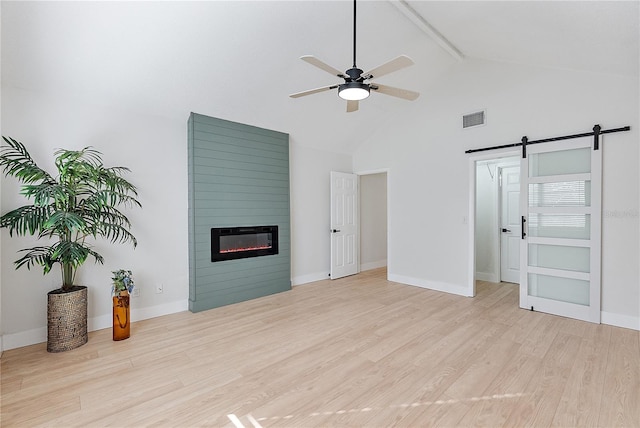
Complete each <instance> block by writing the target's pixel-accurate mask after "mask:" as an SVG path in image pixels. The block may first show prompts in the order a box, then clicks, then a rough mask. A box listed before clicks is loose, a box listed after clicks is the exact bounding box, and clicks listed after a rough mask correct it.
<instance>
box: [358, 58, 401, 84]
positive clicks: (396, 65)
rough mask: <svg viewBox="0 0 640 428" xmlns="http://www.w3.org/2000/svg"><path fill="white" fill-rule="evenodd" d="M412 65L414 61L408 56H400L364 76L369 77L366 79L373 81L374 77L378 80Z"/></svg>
mask: <svg viewBox="0 0 640 428" xmlns="http://www.w3.org/2000/svg"><path fill="white" fill-rule="evenodd" d="M410 65H413V60H412V59H411V58H409V57H408V56H406V55H400V56H399V57H397V58H395V59H392V60H391V61H389V62H386V63H384V64H382V65H380V66H378V67H376V68H374V69H373V70H370V71H367V72H366V73H363V74H362V75H363V76H367V77H365V79H371V78H374V77H376V78H377V77H380V76H384V75H385V74H389V73H392V72H394V71H398V70H401V69H403V68H405V67H409V66H410Z"/></svg>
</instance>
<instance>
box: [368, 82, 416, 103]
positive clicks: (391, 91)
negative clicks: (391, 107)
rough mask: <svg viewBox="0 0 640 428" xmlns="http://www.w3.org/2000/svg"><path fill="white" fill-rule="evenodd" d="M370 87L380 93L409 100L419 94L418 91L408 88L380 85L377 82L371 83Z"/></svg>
mask: <svg viewBox="0 0 640 428" xmlns="http://www.w3.org/2000/svg"><path fill="white" fill-rule="evenodd" d="M370 88H371V89H372V90H374V91H376V92H380V93H381V94H385V95H391V96H392V97H398V98H403V99H405V100H410V101H413V100H415V99H416V98H418V97H419V96H420V94H419V93H417V92H414V91H410V90H408V89H400V88H394V87H393V86H387V85H381V84H379V83H375V84H374V83H372V84H371V86H370Z"/></svg>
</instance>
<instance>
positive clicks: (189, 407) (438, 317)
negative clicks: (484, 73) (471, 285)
mask: <svg viewBox="0 0 640 428" xmlns="http://www.w3.org/2000/svg"><path fill="white" fill-rule="evenodd" d="M518 293H519V288H518V286H517V285H513V284H495V283H489V282H484V281H478V283H477V296H476V297H475V298H468V297H461V296H455V295H451V294H445V293H439V292H436V291H432V290H426V289H423V288H420V287H412V286H407V285H402V284H398V283H394V282H390V281H387V280H386V271H385V269H376V270H373V271H367V272H364V273H362V274H360V275H355V276H352V277H348V278H343V279H339V280H333V281H329V280H326V281H319V282H317V283H313V284H306V285H303V286H299V287H294V289H293V290H292V291H290V292H286V293H280V294H275V295H272V296H266V297H263V298H260V299H255V300H251V301H248V302H241V303H237V304H234V305H229V306H225V307H221V308H217V309H213V310H210V311H204V312H199V313H196V314H192V313H189V312H182V313H177V314H171V315H168V316H164V317H159V318H154V319H149V320H144V321H140V322H135V323H133V324H132V336H131V338H129V339H127V340H125V341H121V342H114V341H113V340H112V339H111V330H110V329H106V330H101V331H96V332H91V333H90V335H89V343H88V344H86V345H84V346H82V347H80V348H78V349H76V350H73V351H69V352H65V353H60V354H49V353H47V352H46V347H45V345H44V344H38V345H34V346H29V347H25V348H21V349H14V350H9V351H5V352H4V353H3V354H2V358H1V359H0V369H1V373H2V376H1V378H0V388H1V396H0V398H1V403H0V407H1V413H0V417H1V418H2V419H1V422H2V426H3V427H4V426H7V427H23V426H24V427H34V426H46V427H94V426H114V427H151V426H153V427H187V426H188V427H192V426H216V427H225V426H228V427H232V428H238V427H239V426H243V427H258V426H261V427H264V428H267V427H276V426H282V427H331V426H341V427H382V426H399V427H418V426H420V427H422V426H434V427H435V426H446V427H452V426H455V427H466V426H481V427H498V426H504V427H514V426H518V427H520V426H522V427H524V426H536V427H545V426H581V427H582V426H584V427H591V426H593V427H608V426H623V427H640V414H639V412H640V410H639V409H640V406H638V402H639V401H640V396H639V388H638V385H640V343H639V336H640V334H639V333H638V332H637V331H632V330H625V329H620V328H615V327H610V326H602V325H594V324H589V323H583V322H580V321H575V320H567V319H564V318H561V317H556V316H552V315H547V314H543V313H538V312H531V311H526V310H522V309H519V308H518Z"/></svg>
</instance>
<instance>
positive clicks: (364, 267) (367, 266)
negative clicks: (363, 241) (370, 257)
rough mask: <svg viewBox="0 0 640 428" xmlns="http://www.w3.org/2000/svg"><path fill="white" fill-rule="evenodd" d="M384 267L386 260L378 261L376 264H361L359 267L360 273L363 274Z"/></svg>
mask: <svg viewBox="0 0 640 428" xmlns="http://www.w3.org/2000/svg"><path fill="white" fill-rule="evenodd" d="M385 266H387V259H384V260H378V261H377V262H369V263H362V264H361V265H360V272H364V271H365V270H371V269H378V268H381V267H385Z"/></svg>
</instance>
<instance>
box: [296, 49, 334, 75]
mask: <svg viewBox="0 0 640 428" xmlns="http://www.w3.org/2000/svg"><path fill="white" fill-rule="evenodd" d="M300 59H301V60H303V61H305V62H308V63H309V64H311V65H315V66H316V67H318V68H319V69H322V70H324V71H326V72H327V73H329V74H331V75H333V76H338V77H342V78H344V74H343V73H342V71H340V70H338V69H337V68H333V67H331V66H330V65H329V64H326V63H324V62H322V61H320V60H319V59H318V58H316V57H315V56H313V55H304V56H301V57H300Z"/></svg>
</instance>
